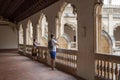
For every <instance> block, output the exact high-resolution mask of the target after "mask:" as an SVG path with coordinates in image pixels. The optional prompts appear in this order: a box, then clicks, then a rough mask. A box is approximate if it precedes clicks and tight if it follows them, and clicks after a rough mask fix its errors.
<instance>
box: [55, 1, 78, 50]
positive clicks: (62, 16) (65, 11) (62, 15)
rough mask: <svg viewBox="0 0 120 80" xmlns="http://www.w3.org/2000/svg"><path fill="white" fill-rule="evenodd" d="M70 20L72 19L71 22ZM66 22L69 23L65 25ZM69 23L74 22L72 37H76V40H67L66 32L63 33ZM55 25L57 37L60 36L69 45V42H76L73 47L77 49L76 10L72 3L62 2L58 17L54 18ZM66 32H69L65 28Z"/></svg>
mask: <svg viewBox="0 0 120 80" xmlns="http://www.w3.org/2000/svg"><path fill="white" fill-rule="evenodd" d="M68 18H69V19H68ZM72 20H73V22H72ZM66 24H69V25H66ZM70 24H75V29H74V30H75V34H73V37H72V38H76V39H75V40H76V41H70V40H67V39H69V38H67V37H68V36H67V35H68V34H66V33H65V32H66V31H65V28H67V27H71V25H70ZM56 26H57V28H56V34H57V37H59V38H60V37H61V38H63V39H65V40H66V44H65V45H69V44H72V42H74V43H75V44H76V46H75V49H77V46H78V45H77V11H76V8H75V6H74V5H73V4H71V3H67V2H64V4H63V6H62V7H61V9H60V12H59V13H58V19H57V20H56ZM66 26H67V27H66ZM72 27H73V26H72ZM66 30H67V29H66ZM67 32H69V31H68V30H67ZM67 49H69V48H67Z"/></svg>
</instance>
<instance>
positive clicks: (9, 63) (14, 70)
mask: <svg viewBox="0 0 120 80" xmlns="http://www.w3.org/2000/svg"><path fill="white" fill-rule="evenodd" d="M0 80H77V79H75V78H74V77H72V76H71V75H68V74H66V73H64V72H61V71H58V70H54V71H52V70H51V68H49V67H47V66H46V65H44V64H41V63H39V62H37V61H33V60H31V59H29V58H27V57H24V56H21V55H19V54H17V53H0Z"/></svg>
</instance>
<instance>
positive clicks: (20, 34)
mask: <svg viewBox="0 0 120 80" xmlns="http://www.w3.org/2000/svg"><path fill="white" fill-rule="evenodd" d="M19 44H23V27H22V24H20V27H19Z"/></svg>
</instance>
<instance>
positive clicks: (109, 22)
mask: <svg viewBox="0 0 120 80" xmlns="http://www.w3.org/2000/svg"><path fill="white" fill-rule="evenodd" d="M108 28H109V29H108V30H109V31H108V32H109V34H110V36H113V15H112V14H111V13H110V14H108Z"/></svg>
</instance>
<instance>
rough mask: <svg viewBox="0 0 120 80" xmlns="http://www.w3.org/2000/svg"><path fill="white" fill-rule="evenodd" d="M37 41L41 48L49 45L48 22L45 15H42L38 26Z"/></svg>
mask: <svg viewBox="0 0 120 80" xmlns="http://www.w3.org/2000/svg"><path fill="white" fill-rule="evenodd" d="M37 41H38V43H40V45H41V46H47V43H48V22H47V18H46V16H45V14H41V16H40V19H39V21H38V25H37Z"/></svg>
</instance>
